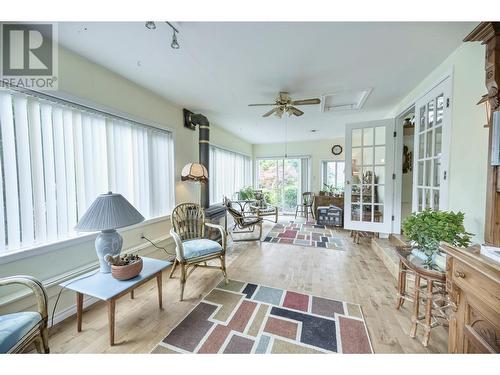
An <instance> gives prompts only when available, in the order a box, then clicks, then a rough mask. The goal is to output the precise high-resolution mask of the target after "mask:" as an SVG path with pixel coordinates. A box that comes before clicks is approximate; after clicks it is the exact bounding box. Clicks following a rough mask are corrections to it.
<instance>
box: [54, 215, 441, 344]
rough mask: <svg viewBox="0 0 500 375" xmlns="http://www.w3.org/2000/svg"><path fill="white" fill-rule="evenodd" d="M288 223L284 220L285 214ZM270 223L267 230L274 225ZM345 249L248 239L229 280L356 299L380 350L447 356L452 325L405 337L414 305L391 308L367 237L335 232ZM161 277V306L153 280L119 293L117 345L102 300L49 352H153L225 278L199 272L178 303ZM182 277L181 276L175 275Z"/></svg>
mask: <svg viewBox="0 0 500 375" xmlns="http://www.w3.org/2000/svg"><path fill="white" fill-rule="evenodd" d="M284 220H286V218H284ZM271 226H272V224H271V223H266V229H265V231H264V233H265V232H266V231H268V230H269V229H270V228H271ZM338 234H339V236H341V237H343V239H344V242H345V251H339V250H330V249H318V248H310V247H300V246H292V245H278V244H270V243H259V242H243V243H241V242H240V243H238V244H235V245H232V244H231V246H230V249H229V251H228V275H229V278H232V279H236V280H242V281H247V282H254V283H258V284H264V285H268V286H274V287H278V288H283V289H288V290H294V291H303V292H306V293H310V294H314V295H318V296H323V297H326V298H333V299H339V300H343V301H347V302H354V303H359V304H360V305H361V307H362V310H363V313H364V316H365V320H366V323H367V326H368V331H369V334H370V339H371V342H372V345H373V348H374V350H375V352H376V353H445V352H447V334H448V332H447V330H446V329H445V328H443V327H437V328H435V329H433V330H432V333H431V340H430V343H429V346H428V347H427V348H424V347H423V346H422V344H421V343H420V340H421V338H422V330H421V328H419V331H417V338H415V339H412V338H410V337H409V336H408V332H409V329H410V318H409V317H410V307H411V306H410V304H408V302H406V304H405V306H404V307H403V308H402V310H401V311H397V310H396V309H395V308H394V305H395V293H396V286H395V284H396V281H395V280H394V278H393V277H392V276H391V275H390V273H389V272H388V271H387V269H386V268H385V266H384V264H383V263H382V262H381V261H380V259H379V258H378V256H377V255H376V254H375V253H374V252H373V251H372V250H371V248H370V239H367V238H363V239H361V241H360V244H359V245H355V244H353V243H352V241H351V239H350V238H349V235H348V232H344V231H338ZM169 271H170V270H169V269H168V270H167V271H166V272H165V273H164V277H163V304H164V310H162V311H160V310H159V309H158V304H157V289H156V283H155V282H150V283H147V284H145V285H143V286H142V287H140V288H138V289H137V290H136V292H135V299H134V300H131V299H130V298H128V297H122V298H121V299H120V300H118V301H117V305H116V313H117V316H116V334H115V335H116V336H115V340H116V343H117V345H115V346H113V347H110V346H109V344H108V322H107V309H106V304H105V303H101V302H99V303H97V304H94V305H93V306H91V307H90V308H89V309H88V310H86V311H85V312H84V314H83V331H82V332H81V333H77V332H76V318H75V317H71V318H68V319H66V320H65V321H63V322H61V323H59V324H58V325H56V326H55V327H54V328H52V329H51V331H50V348H51V352H52V353H149V352H150V351H151V349H152V348H153V347H155V346H156V344H157V343H158V342H159V341H161V340H162V339H163V338H164V337H165V336H166V335H167V334H168V333H169V331H170V330H171V329H172V328H173V327H175V326H176V325H177V324H178V323H179V322H180V321H181V320H182V319H183V318H184V317H185V316H186V314H187V313H188V312H189V311H190V310H191V309H192V308H193V307H194V306H195V305H196V304H197V303H198V302H199V301H200V299H201V298H202V296H203V295H205V294H206V293H208V292H209V291H210V290H211V289H212V288H213V287H215V286H216V285H217V284H218V283H219V282H220V281H221V280H222V275H221V274H220V272H218V271H216V270H210V269H197V270H196V271H195V272H194V273H193V274H192V275H191V276H190V278H189V279H188V282H187V284H186V290H185V294H184V296H185V301H184V302H179V301H178V294H179V281H178V279H177V278H174V279H168V272H169ZM176 276H177V275H176Z"/></svg>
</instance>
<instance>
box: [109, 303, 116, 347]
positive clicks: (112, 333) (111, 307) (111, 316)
mask: <svg viewBox="0 0 500 375" xmlns="http://www.w3.org/2000/svg"><path fill="white" fill-rule="evenodd" d="M108 325H109V345H111V346H113V345H114V344H115V300H114V299H111V300H109V301H108Z"/></svg>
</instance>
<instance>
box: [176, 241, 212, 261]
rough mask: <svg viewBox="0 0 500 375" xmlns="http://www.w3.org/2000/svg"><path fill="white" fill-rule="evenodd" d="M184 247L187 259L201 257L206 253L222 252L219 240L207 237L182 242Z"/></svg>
mask: <svg viewBox="0 0 500 375" xmlns="http://www.w3.org/2000/svg"><path fill="white" fill-rule="evenodd" d="M182 245H183V247H184V258H185V259H186V260H189V259H194V258H199V257H202V256H205V255H210V254H215V253H220V252H221V251H222V246H221V245H219V243H218V242H215V241H212V240H209V239H207V238H197V239H194V240H187V241H184V242H183V243H182Z"/></svg>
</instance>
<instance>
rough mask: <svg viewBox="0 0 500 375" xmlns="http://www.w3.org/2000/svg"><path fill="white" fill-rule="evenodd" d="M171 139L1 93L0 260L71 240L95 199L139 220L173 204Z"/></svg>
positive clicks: (71, 107)
mask: <svg viewBox="0 0 500 375" xmlns="http://www.w3.org/2000/svg"><path fill="white" fill-rule="evenodd" d="M173 157H174V155H173V139H172V134H171V133H170V132H167V131H164V130H160V129H156V128H153V127H150V126H145V125H143V124H139V123H137V122H134V121H129V120H126V119H124V118H121V117H117V116H114V115H110V114H106V113H103V112H99V111H93V110H90V109H88V108H86V107H82V106H78V105H75V104H74V103H69V102H65V101H62V100H59V99H53V98H50V97H46V96H43V95H38V94H33V95H31V94H27V93H23V92H18V91H14V90H7V89H3V90H0V223H1V227H0V254H2V253H6V252H11V251H16V250H19V249H22V248H26V247H32V246H39V245H43V244H47V243H50V242H53V241H56V240H63V239H67V238H69V237H72V236H74V235H75V233H74V229H73V228H74V226H75V225H76V223H77V222H78V220H79V219H80V218H81V217H82V215H83V214H84V213H85V211H86V209H87V208H88V207H89V206H90V204H91V203H92V202H93V201H94V199H95V198H96V197H97V195H99V194H103V193H106V192H108V191H113V192H116V193H120V194H122V195H123V196H124V197H125V198H126V199H127V200H128V201H129V202H130V203H132V204H133V205H134V206H135V207H136V208H137V209H138V210H139V211H140V212H141V214H142V215H143V216H144V217H146V218H153V217H158V216H162V215H165V214H167V213H168V212H170V210H171V209H172V207H173V204H174V167H173Z"/></svg>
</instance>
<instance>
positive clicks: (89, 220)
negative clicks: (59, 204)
mask: <svg viewBox="0 0 500 375" xmlns="http://www.w3.org/2000/svg"><path fill="white" fill-rule="evenodd" d="M141 221H144V216H142V215H141V214H140V213H139V211H137V210H136V209H135V207H134V206H132V205H131V204H130V203H129V201H127V200H126V199H125V198H124V197H123V196H122V195H121V194H116V193H112V192H108V193H107V194H101V195H99V196H98V197H97V198H96V200H95V201H94V203H92V205H91V206H90V207H89V208H88V210H87V212H85V214H84V215H83V216H82V218H81V219H80V221H79V222H78V224H77V225H76V226H75V230H76V231H78V232H95V231H101V233H99V234H98V235H97V238H96V239H95V250H96V252H97V257H98V258H99V266H100V271H101V272H103V273H110V272H111V266H110V265H109V264H108V262H106V261H105V260H104V257H105V256H106V255H107V254H110V255H112V256H115V255H118V254H120V251H121V250H122V244H123V238H122V236H121V235H120V234H119V233H118V232H117V231H116V229H118V228H123V227H127V226H129V225H133V224H137V223H140V222H141Z"/></svg>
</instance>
